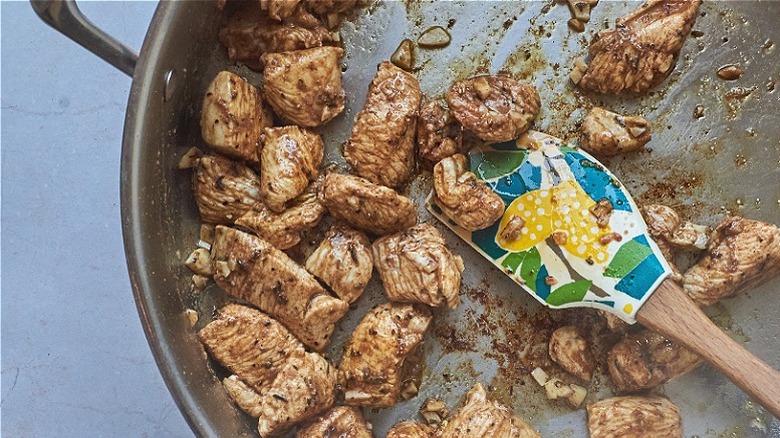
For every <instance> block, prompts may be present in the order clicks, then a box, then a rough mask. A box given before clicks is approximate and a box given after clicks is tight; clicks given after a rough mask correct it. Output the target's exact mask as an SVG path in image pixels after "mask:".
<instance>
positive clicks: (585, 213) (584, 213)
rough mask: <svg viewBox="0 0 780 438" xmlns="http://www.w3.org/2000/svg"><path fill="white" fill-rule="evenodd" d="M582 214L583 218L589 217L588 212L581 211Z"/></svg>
mask: <svg viewBox="0 0 780 438" xmlns="http://www.w3.org/2000/svg"><path fill="white" fill-rule="evenodd" d="M580 213H581V214H582V215H583V216H587V215H588V210H581V211H580Z"/></svg>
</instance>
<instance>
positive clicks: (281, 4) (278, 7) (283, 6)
mask: <svg viewBox="0 0 780 438" xmlns="http://www.w3.org/2000/svg"><path fill="white" fill-rule="evenodd" d="M259 1H260V10H261V11H264V12H265V13H266V14H268V16H269V17H271V18H272V19H274V20H276V21H282V20H284V19H285V18H289V17H290V16H292V15H293V14H294V13H295V9H296V8H297V7H298V4H299V3H300V2H301V0H259Z"/></svg>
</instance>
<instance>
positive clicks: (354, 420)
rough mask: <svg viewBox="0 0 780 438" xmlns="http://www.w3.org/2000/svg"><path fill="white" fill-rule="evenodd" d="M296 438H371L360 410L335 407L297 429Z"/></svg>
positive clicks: (368, 426) (369, 429)
mask: <svg viewBox="0 0 780 438" xmlns="http://www.w3.org/2000/svg"><path fill="white" fill-rule="evenodd" d="M295 436H296V438H372V437H373V435H372V434H371V425H370V424H369V423H368V422H367V421H366V420H365V419H364V418H363V414H362V413H361V412H360V409H358V408H355V407H351V406H336V407H335V408H331V409H330V410H329V411H328V412H325V413H324V414H322V415H320V416H319V417H317V418H315V419H314V420H312V421H311V422H310V423H309V424H307V425H305V426H303V427H301V428H300V429H298V433H297V434H296V435H295Z"/></svg>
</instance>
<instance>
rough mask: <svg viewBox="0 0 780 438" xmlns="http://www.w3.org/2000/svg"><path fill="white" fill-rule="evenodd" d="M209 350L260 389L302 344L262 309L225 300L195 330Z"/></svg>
mask: <svg viewBox="0 0 780 438" xmlns="http://www.w3.org/2000/svg"><path fill="white" fill-rule="evenodd" d="M198 337H199V338H200V341H201V342H202V343H203V345H204V346H205V347H206V349H207V350H208V352H209V354H210V355H211V356H212V357H213V358H214V359H215V360H216V361H217V362H219V363H220V364H222V366H224V367H225V368H227V369H228V370H230V372H232V373H233V374H235V375H236V377H237V378H238V379H240V380H241V381H243V383H245V384H246V385H247V386H248V387H249V388H251V389H254V390H255V391H258V392H260V391H262V390H263V388H265V387H266V386H267V385H269V384H270V383H271V382H273V380H274V379H275V378H276V375H277V374H279V372H280V370H281V368H282V367H283V366H284V363H285V362H287V360H289V358H290V357H292V356H302V355H303V351H304V350H303V344H301V342H300V341H299V340H297V339H295V336H293V335H292V334H291V333H290V332H289V331H288V330H287V329H286V328H284V326H282V325H281V324H280V323H278V322H277V321H276V320H274V319H273V318H271V317H270V316H268V315H266V314H265V313H263V312H261V311H259V310H255V309H252V308H249V307H246V306H241V305H238V304H228V305H227V306H225V307H222V308H221V309H219V311H218V312H217V317H216V319H215V320H214V321H212V322H211V323H209V324H208V325H207V326H205V327H203V329H201V331H200V332H198Z"/></svg>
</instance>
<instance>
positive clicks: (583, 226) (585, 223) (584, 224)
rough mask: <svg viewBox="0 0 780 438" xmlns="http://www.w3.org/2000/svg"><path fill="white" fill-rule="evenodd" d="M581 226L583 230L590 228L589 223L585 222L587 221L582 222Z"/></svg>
mask: <svg viewBox="0 0 780 438" xmlns="http://www.w3.org/2000/svg"><path fill="white" fill-rule="evenodd" d="M580 226H581V227H582V228H587V227H588V223H587V222H585V221H580Z"/></svg>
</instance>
